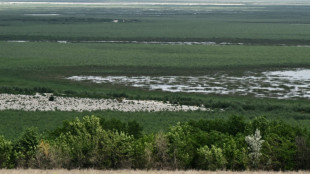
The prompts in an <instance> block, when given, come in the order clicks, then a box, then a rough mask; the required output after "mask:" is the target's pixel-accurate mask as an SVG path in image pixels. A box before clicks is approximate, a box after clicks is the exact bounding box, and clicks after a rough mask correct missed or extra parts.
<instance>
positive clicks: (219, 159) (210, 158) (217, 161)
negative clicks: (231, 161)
mask: <svg viewBox="0 0 310 174" xmlns="http://www.w3.org/2000/svg"><path fill="white" fill-rule="evenodd" d="M197 151H198V155H199V157H200V167H201V168H202V169H208V170H218V169H221V170H224V169H225V168H226V164H227V160H226V159H225V156H224V154H223V150H222V149H221V148H219V147H216V146H214V145H212V146H211V148H209V147H208V146H203V147H201V148H199V149H197Z"/></svg>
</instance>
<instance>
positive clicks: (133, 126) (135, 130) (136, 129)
mask: <svg viewBox="0 0 310 174" xmlns="http://www.w3.org/2000/svg"><path fill="white" fill-rule="evenodd" d="M127 125H128V126H127V132H128V134H129V135H133V136H134V138H140V137H142V131H143V127H142V126H141V125H140V124H139V123H138V122H137V121H136V120H133V121H129V122H128V123H127Z"/></svg>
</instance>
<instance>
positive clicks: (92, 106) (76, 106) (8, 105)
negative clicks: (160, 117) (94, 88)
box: [0, 94, 211, 112]
mask: <svg viewBox="0 0 310 174" xmlns="http://www.w3.org/2000/svg"><path fill="white" fill-rule="evenodd" d="M0 110H24V111H56V110H58V111H79V112H82V111H95V110H115V111H123V112H138V111H145V112H158V111H196V110H202V111H211V110H210V109H206V108H204V107H197V106H187V105H172V104H168V103H163V102H159V101H152V100H126V99H123V100H116V99H91V98H75V97H58V96H56V97H55V100H54V101H49V95H39V94H36V95H14V94H0Z"/></svg>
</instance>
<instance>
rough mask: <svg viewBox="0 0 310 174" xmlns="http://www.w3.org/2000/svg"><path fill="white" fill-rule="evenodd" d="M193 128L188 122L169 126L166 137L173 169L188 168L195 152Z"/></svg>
mask: <svg viewBox="0 0 310 174" xmlns="http://www.w3.org/2000/svg"><path fill="white" fill-rule="evenodd" d="M193 133H194V128H193V127H191V126H190V125H189V124H188V123H185V124H181V123H177V125H176V126H173V127H171V128H170V130H169V132H168V134H167V138H168V142H169V154H170V156H171V158H172V164H173V167H174V168H175V169H184V168H189V167H190V164H191V162H192V160H193V157H194V153H195V146H194V143H195V142H194V139H193Z"/></svg>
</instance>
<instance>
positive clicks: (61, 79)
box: [0, 4, 310, 138]
mask: <svg viewBox="0 0 310 174" xmlns="http://www.w3.org/2000/svg"><path fill="white" fill-rule="evenodd" d="M309 8H310V6H298V7H296V6H131V7H130V8H129V7H128V6H109V7H104V6H92V5H87V6H81V5H65V6H64V5H48V6H47V5H3V4H1V5H0V27H1V32H0V40H1V42H0V92H1V93H26V94H33V93H35V92H40V90H41V92H42V88H44V89H47V90H48V91H52V92H54V93H55V94H56V95H67V96H78V97H93V98H120V97H126V98H130V99H153V100H162V101H170V102H173V103H180V104H189V105H201V104H204V105H205V106H207V107H210V108H212V109H214V112H210V113H208V112H193V113H184V112H176V113H172V112H161V113H122V112H111V111H105V112H100V111H98V112H92V113H89V112H82V113H77V112H24V111H0V118H1V125H0V134H4V135H5V136H7V137H9V138H14V137H15V136H16V135H17V134H19V132H20V131H21V130H22V129H24V128H26V127H29V126H36V127H39V129H40V130H41V131H48V130H52V129H54V128H56V127H57V126H59V125H60V123H61V122H62V121H63V120H66V119H72V118H74V117H82V116H85V115H98V116H103V117H105V118H108V119H110V118H117V119H120V120H123V121H127V120H137V121H138V122H139V123H141V124H142V125H143V127H144V129H145V131H146V132H148V133H149V132H154V131H157V130H161V129H162V130H166V129H167V127H168V126H169V125H171V124H175V123H176V122H178V121H186V120H190V119H193V120H199V119H213V118H227V117H228V116H230V115H244V116H245V117H246V118H249V119H251V118H253V117H255V116H260V115H265V116H267V118H269V119H283V120H286V121H288V122H290V123H292V124H297V125H302V126H306V127H309V125H310V124H309V123H310V107H309V101H308V100H302V99H298V100H277V99H261V98H254V97H253V96H232V95H202V94H192V93H189V94H183V93H168V92H162V91H148V90H145V89H140V88H134V87H128V86H121V85H112V84H93V83H90V82H73V81H70V80H66V79H65V78H66V77H69V76H74V75H100V76H106V75H126V76H142V75H149V76H162V75H167V76H169V75H193V76H194V75H206V74H214V73H217V72H225V73H227V74H234V75H243V74H245V73H246V72H248V71H255V72H262V71H267V70H281V69H287V68H309V67H310V59H309V55H310V48H309V47H298V45H310V25H309V24H310V23H309V12H310V10H309ZM288 12H289V13H288ZM33 14H39V15H33ZM40 14H41V16H40ZM42 14H43V16H42ZM44 14H59V15H53V16H44ZM115 19H118V20H119V21H120V22H119V23H113V20H115ZM8 40H29V41H32V42H25V43H16V42H7V41H8ZM59 40H67V41H70V42H73V43H67V44H60V43H57V42H56V41H59ZM85 40H91V41H95V40H124V41H214V42H217V43H220V42H232V43H239V42H242V43H244V44H245V45H226V46H221V45H213V46H204V45H162V44H133V43H130V44H121V43H81V42H80V41H85ZM282 44H286V45H290V46H283V45H282ZM280 45H282V46H280ZM38 89H40V90H38ZM221 109H224V110H225V111H224V112H223V111H222V110H221Z"/></svg>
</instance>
